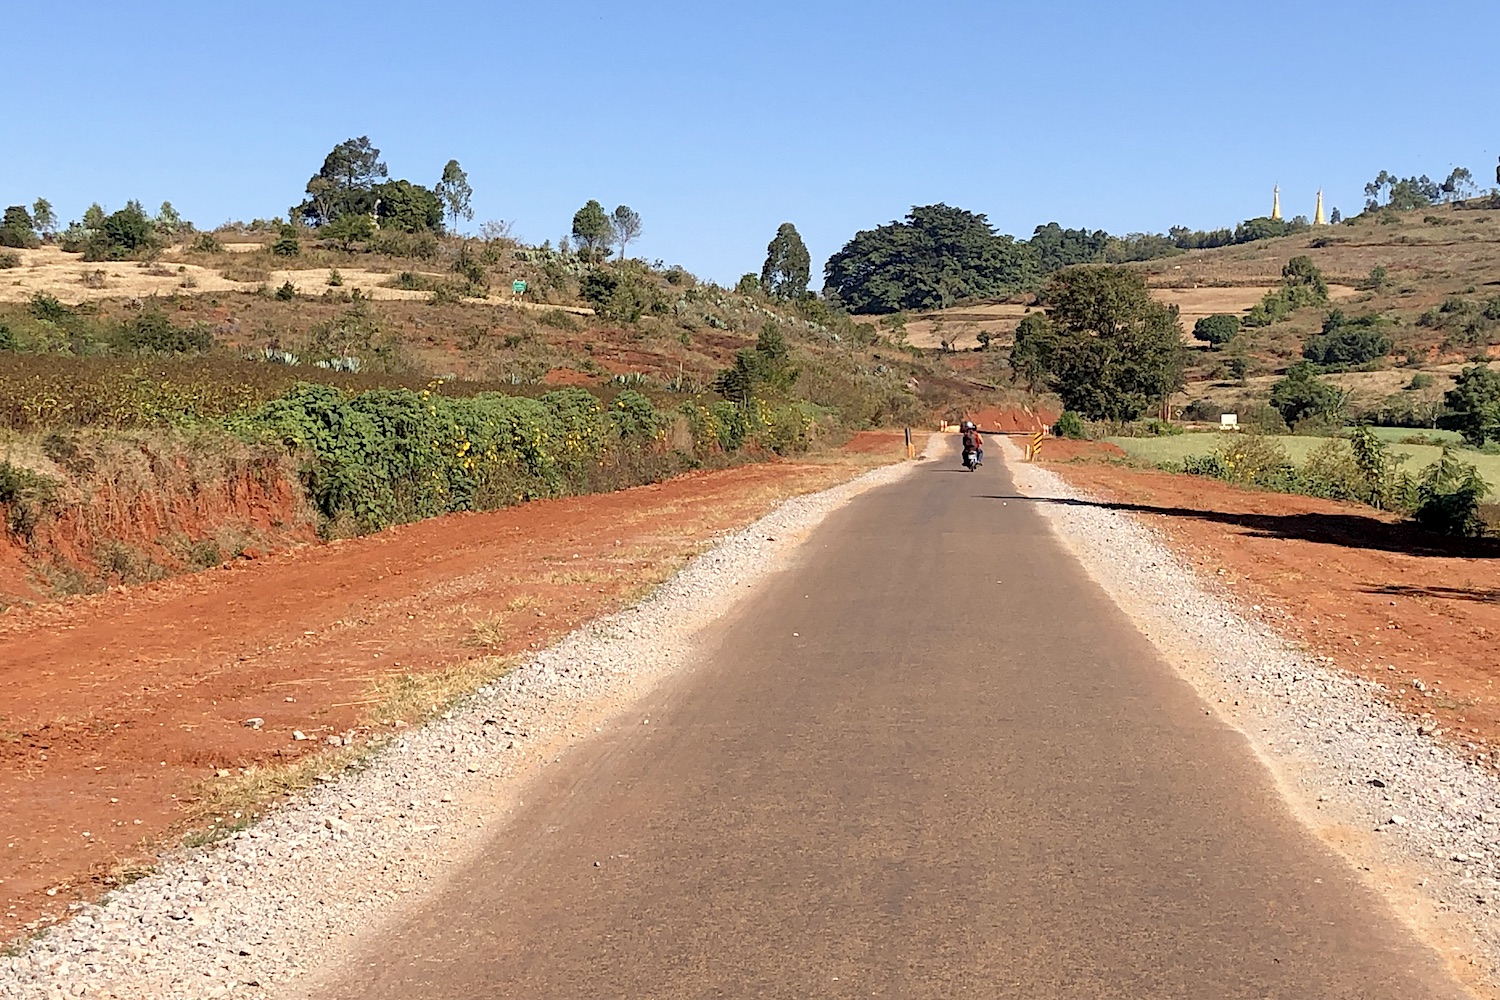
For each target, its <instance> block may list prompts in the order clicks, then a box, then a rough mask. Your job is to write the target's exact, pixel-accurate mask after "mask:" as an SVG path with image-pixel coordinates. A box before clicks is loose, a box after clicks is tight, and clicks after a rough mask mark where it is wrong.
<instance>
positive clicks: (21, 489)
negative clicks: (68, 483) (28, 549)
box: [0, 459, 57, 539]
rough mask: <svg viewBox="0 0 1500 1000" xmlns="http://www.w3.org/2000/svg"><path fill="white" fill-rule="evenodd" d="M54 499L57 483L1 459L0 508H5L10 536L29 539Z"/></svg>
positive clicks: (6, 523) (6, 525)
mask: <svg viewBox="0 0 1500 1000" xmlns="http://www.w3.org/2000/svg"><path fill="white" fill-rule="evenodd" d="M56 499H57V483H56V482H54V481H53V480H51V479H48V478H47V477H45V476H42V475H39V474H37V473H36V472H33V471H32V470H31V469H28V468H25V467H23V466H18V465H12V464H11V463H10V462H9V461H7V460H3V459H0V508H4V512H5V527H6V529H7V530H8V531H10V532H11V533H12V534H14V535H19V536H20V537H22V538H26V539H29V538H30V537H31V533H32V531H33V530H34V529H35V528H36V525H37V522H39V521H40V520H41V517H42V515H43V513H45V511H46V509H47V508H48V507H49V506H50V505H51V504H52V503H54V502H55V500H56Z"/></svg>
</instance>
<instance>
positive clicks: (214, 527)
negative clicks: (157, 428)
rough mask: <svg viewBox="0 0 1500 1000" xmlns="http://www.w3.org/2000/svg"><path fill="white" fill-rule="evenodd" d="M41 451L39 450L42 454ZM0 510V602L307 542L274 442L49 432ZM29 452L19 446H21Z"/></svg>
mask: <svg viewBox="0 0 1500 1000" xmlns="http://www.w3.org/2000/svg"><path fill="white" fill-rule="evenodd" d="M43 449H45V452H44V451H43ZM17 450H18V451H20V452H21V453H20V454H11V455H9V456H7V457H8V460H10V461H13V462H14V463H15V464H14V466H13V468H19V469H23V470H27V471H28V472H34V473H39V474H40V476H41V478H40V479H39V480H36V481H33V482H31V483H28V484H27V486H26V488H25V489H23V490H21V491H18V492H17V495H16V496H14V497H12V498H11V500H10V502H9V503H7V504H4V505H0V514H3V515H4V518H5V522H6V524H7V526H8V527H9V528H10V530H7V531H3V532H0V607H3V606H5V605H9V604H15V603H24V602H30V601H36V600H47V599H51V598H53V597H56V596H58V595H66V594H69V593H74V594H76V593H86V592H90V591H94V590H100V589H103V588H105V587H107V586H110V585H112V584H121V583H139V582H144V581H149V580H156V579H162V578H164V577H168V576H173V575H176V574H178V573H181V572H184V571H189V570H194V569H201V568H203V567H205V566H212V565H217V564H219V563H221V562H223V561H224V560H226V559H233V558H236V557H239V556H244V555H249V556H255V555H258V554H261V553H265V552H268V551H272V550H275V549H283V548H287V547H289V546H293V545H298V544H303V543H306V542H311V541H314V540H316V537H317V535H316V531H315V519H314V516H313V512H312V510H311V508H310V507H309V506H308V504H307V501H306V499H305V494H304V491H303V489H302V484H301V482H300V481H299V480H298V478H297V470H296V467H295V465H294V464H293V463H292V461H291V460H290V459H289V458H287V457H286V456H284V455H283V454H281V453H280V452H279V449H275V450H273V449H266V448H257V447H252V446H249V445H244V444H240V443H238V442H234V441H232V440H228V439H225V440H214V441H213V442H212V443H206V442H204V441H193V440H191V439H187V438H182V437H177V436H173V435H171V434H161V435H149V436H148V435H137V436H134V437H132V436H123V435H114V436H103V435H80V436H79V437H77V438H71V439H70V438H65V437H62V436H60V435H53V436H51V437H49V438H47V439H44V440H43V442H42V443H41V447H39V448H30V449H24V448H23V449H17ZM28 451H29V453H27V452H28Z"/></svg>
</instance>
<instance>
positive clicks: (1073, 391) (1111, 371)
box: [1039, 266, 1183, 421]
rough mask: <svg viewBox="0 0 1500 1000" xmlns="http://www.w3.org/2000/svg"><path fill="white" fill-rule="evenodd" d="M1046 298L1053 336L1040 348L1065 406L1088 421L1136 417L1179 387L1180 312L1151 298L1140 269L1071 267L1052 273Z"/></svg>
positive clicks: (1048, 379) (1045, 291)
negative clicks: (1178, 314) (1052, 338)
mask: <svg viewBox="0 0 1500 1000" xmlns="http://www.w3.org/2000/svg"><path fill="white" fill-rule="evenodd" d="M1042 300H1043V302H1044V303H1046V305H1047V306H1048V307H1049V311H1048V324H1049V326H1050V327H1051V329H1052V332H1053V335H1054V336H1055V338H1056V339H1055V341H1053V342H1052V343H1051V344H1048V345H1047V346H1046V347H1045V349H1043V350H1042V351H1041V352H1039V353H1040V354H1041V355H1042V362H1043V364H1044V365H1045V367H1046V369H1047V371H1046V378H1047V382H1048V384H1049V385H1050V386H1051V388H1052V389H1053V391H1055V392H1056V393H1057V394H1058V395H1059V396H1061V397H1062V400H1063V405H1064V406H1065V407H1066V408H1067V409H1069V410H1073V411H1074V412H1076V413H1079V414H1081V415H1083V416H1084V417H1087V418H1089V419H1091V420H1117V421H1123V420H1134V419H1135V418H1136V417H1139V416H1140V415H1141V414H1142V413H1145V412H1147V411H1148V410H1149V409H1151V408H1152V407H1153V406H1157V405H1159V404H1161V403H1164V402H1165V401H1166V399H1167V398H1168V397H1169V396H1171V394H1172V393H1174V392H1176V391H1177V390H1178V389H1180V388H1182V385H1183V352H1182V325H1181V324H1180V323H1179V322H1178V320H1177V309H1176V307H1175V306H1166V305H1163V304H1162V303H1160V302H1158V301H1156V300H1155V299H1154V298H1152V297H1151V292H1150V289H1148V288H1147V287H1146V279H1145V277H1144V276H1143V275H1141V274H1140V273H1139V272H1136V271H1131V270H1127V269H1126V268H1123V267H1111V266H1089V267H1076V268H1070V269H1068V270H1066V271H1060V272H1058V273H1057V274H1055V275H1054V276H1053V277H1052V279H1051V281H1049V282H1048V284H1047V287H1046V288H1044V289H1043V291H1042ZM1039 332H1040V331H1039Z"/></svg>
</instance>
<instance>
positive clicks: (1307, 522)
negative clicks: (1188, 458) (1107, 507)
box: [1043, 449, 1500, 763]
mask: <svg viewBox="0 0 1500 1000" xmlns="http://www.w3.org/2000/svg"><path fill="white" fill-rule="evenodd" d="M1070 450H1071V451H1073V452H1074V453H1076V452H1077V451H1078V449H1070ZM1062 454H1063V452H1062V450H1059V451H1058V452H1054V453H1053V454H1052V456H1051V457H1053V458H1054V459H1056V458H1058V457H1060V456H1061V455H1062ZM1043 457H1044V460H1045V459H1046V458H1047V457H1048V456H1047V454H1046V453H1045V452H1044V456H1043ZM1069 457H1072V456H1071V455H1070V456H1069ZM1049 468H1051V469H1052V471H1054V472H1056V473H1058V474H1059V475H1061V476H1063V477H1064V478H1065V479H1066V480H1067V481H1068V482H1069V483H1071V484H1072V485H1073V486H1075V487H1077V488H1079V489H1080V490H1084V491H1086V492H1087V493H1088V494H1089V495H1090V496H1093V497H1095V498H1098V500H1100V501H1101V502H1105V503H1110V504H1114V505H1118V509H1122V510H1126V511H1129V512H1131V513H1133V514H1134V515H1136V516H1137V517H1139V518H1141V519H1142V520H1143V521H1144V522H1145V523H1146V524H1147V525H1149V526H1150V527H1151V528H1152V529H1154V530H1156V531H1158V532H1160V533H1161V534H1162V536H1163V537H1164V538H1166V539H1167V541H1168V542H1169V543H1170V544H1171V545H1172V546H1173V547H1174V548H1175V549H1176V550H1177V551H1178V552H1179V553H1180V554H1181V555H1182V556H1183V558H1184V559H1185V560H1186V561H1188V562H1189V563H1190V564H1191V565H1192V566H1194V567H1195V568H1197V569H1198V571H1199V573H1200V574H1201V575H1202V576H1203V577H1204V578H1207V579H1217V580H1218V582H1219V583H1220V584H1221V585H1222V586H1223V587H1224V589H1225V590H1226V591H1227V592H1229V593H1231V594H1234V595H1238V599H1239V601H1240V603H1241V604H1243V605H1245V606H1247V607H1249V608H1250V610H1251V612H1252V613H1254V614H1258V615H1259V616H1260V617H1262V618H1265V619H1266V620H1268V621H1270V622H1271V623H1272V624H1273V625H1274V626H1275V627H1276V629H1277V630H1278V631H1280V632H1281V633H1282V634H1283V635H1285V636H1287V637H1289V638H1291V639H1293V640H1295V641H1298V642H1301V643H1302V644H1304V645H1305V646H1307V647H1308V648H1309V649H1311V650H1312V651H1313V652H1315V653H1316V654H1318V655H1320V656H1323V657H1327V658H1328V659H1329V660H1330V661H1331V662H1332V663H1334V664H1335V665H1337V666H1338V667H1340V668H1342V669H1344V670H1346V671H1348V672H1350V673H1353V674H1356V675H1358V676H1361V677H1365V678H1367V679H1369V680H1373V681H1377V682H1379V683H1380V684H1381V685H1383V686H1385V688H1386V689H1387V691H1388V694H1387V698H1388V700H1389V701H1390V702H1391V703H1392V704H1394V705H1396V706H1399V707H1400V708H1401V709H1402V710H1404V711H1406V712H1408V713H1410V714H1411V715H1413V716H1415V717H1416V718H1417V719H1418V720H1419V721H1418V725H1419V726H1421V727H1422V728H1423V729H1425V730H1428V731H1433V730H1436V731H1437V733H1438V735H1439V736H1441V737H1442V738H1444V739H1446V740H1447V741H1448V742H1450V743H1451V744H1452V745H1453V746H1455V747H1456V748H1458V749H1460V750H1462V751H1463V752H1465V753H1466V754H1468V755H1471V756H1474V757H1480V758H1485V759H1487V760H1488V761H1489V762H1491V763H1500V758H1497V757H1496V753H1497V751H1500V691H1497V690H1496V687H1495V678H1496V676H1497V675H1500V662H1497V660H1496V656H1495V640H1496V637H1497V636H1500V544H1496V543H1494V542H1492V541H1487V542H1479V543H1466V544H1465V543H1457V542H1454V543H1449V542H1448V541H1446V540H1444V539H1440V538H1437V537H1435V536H1433V535H1430V534H1427V533H1425V532H1422V531H1419V530H1417V529H1416V528H1414V527H1413V526H1411V525H1409V524H1404V523H1402V522H1401V521H1400V520H1399V519H1398V518H1396V517H1393V516H1390V515H1385V514H1381V513H1378V512H1376V511H1373V510H1371V509H1369V508H1367V507H1362V506H1357V505H1353V504H1342V503H1335V502H1332V501H1327V500H1319V499H1316V498H1313V497H1303V496H1290V495H1285V494H1279V493H1264V492H1258V491H1253V490H1243V489H1239V488H1236V487H1233V486H1230V485H1228V484H1226V483H1222V482H1219V481H1217V480H1212V479H1205V478H1200V477H1190V476H1180V475H1172V474H1169V473H1165V472H1155V471H1146V470H1139V469H1131V468H1126V467H1122V466H1117V465H1105V464H1085V463H1069V462H1066V461H1062V462H1059V461H1054V462H1052V463H1049Z"/></svg>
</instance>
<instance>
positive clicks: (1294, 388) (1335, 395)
mask: <svg viewBox="0 0 1500 1000" xmlns="http://www.w3.org/2000/svg"><path fill="white" fill-rule="evenodd" d="M1344 403H1345V396H1344V393H1342V392H1341V391H1339V389H1338V388H1337V387H1336V386H1333V385H1330V384H1329V383H1327V382H1325V381H1323V380H1322V379H1320V378H1318V377H1317V369H1316V368H1314V367H1313V366H1312V365H1310V364H1308V363H1307V362H1305V361H1304V362H1300V363H1298V364H1295V365H1292V367H1290V368H1288V369H1287V371H1286V375H1285V377H1283V378H1282V379H1280V380H1279V381H1278V382H1277V383H1276V384H1275V385H1273V386H1271V406H1272V407H1274V408H1275V410H1276V412H1278V413H1280V414H1281V419H1282V420H1285V421H1286V422H1287V426H1289V427H1294V426H1296V425H1297V424H1298V423H1299V422H1300V421H1303V420H1311V419H1318V418H1325V419H1330V418H1333V417H1338V416H1340V415H1342V414H1343V412H1344Z"/></svg>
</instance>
